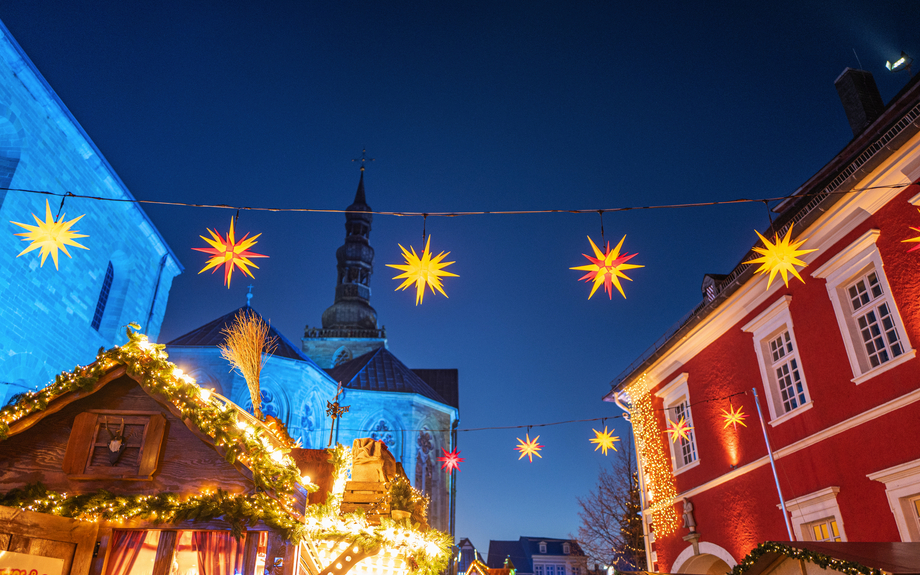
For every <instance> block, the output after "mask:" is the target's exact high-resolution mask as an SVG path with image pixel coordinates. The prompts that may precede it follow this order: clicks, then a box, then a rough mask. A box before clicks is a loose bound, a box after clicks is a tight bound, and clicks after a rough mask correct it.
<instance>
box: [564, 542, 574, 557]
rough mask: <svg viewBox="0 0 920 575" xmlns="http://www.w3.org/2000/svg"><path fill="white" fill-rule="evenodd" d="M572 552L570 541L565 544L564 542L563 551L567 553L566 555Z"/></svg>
mask: <svg viewBox="0 0 920 575" xmlns="http://www.w3.org/2000/svg"><path fill="white" fill-rule="evenodd" d="M571 552H572V546H571V545H569V544H568V543H563V544H562V553H563V554H565V555H568V554H570V553H571Z"/></svg>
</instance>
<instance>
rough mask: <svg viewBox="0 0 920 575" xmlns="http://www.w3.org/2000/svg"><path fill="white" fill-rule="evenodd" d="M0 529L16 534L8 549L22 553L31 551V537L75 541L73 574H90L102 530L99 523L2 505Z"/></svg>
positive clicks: (71, 572) (71, 573) (0, 507)
mask: <svg viewBox="0 0 920 575" xmlns="http://www.w3.org/2000/svg"><path fill="white" fill-rule="evenodd" d="M0 531H3V532H6V533H11V534H12V535H13V536H12V537H11V540H10V548H9V550H10V551H17V552H20V553H28V552H29V551H28V549H29V547H30V545H31V544H30V543H29V541H28V540H29V539H31V538H40V539H49V540H52V541H63V542H66V543H73V544H74V545H75V549H74V558H73V564H72V566H71V569H70V575H89V568H90V565H91V563H92V561H93V549H94V548H95V546H96V534H97V533H98V532H99V524H98V523H95V522H92V521H77V520H75V519H67V518H66V517H57V516H56V515H49V514H47V513H36V512H35V511H24V510H22V509H16V508H13V507H3V506H0ZM23 546H24V547H23Z"/></svg>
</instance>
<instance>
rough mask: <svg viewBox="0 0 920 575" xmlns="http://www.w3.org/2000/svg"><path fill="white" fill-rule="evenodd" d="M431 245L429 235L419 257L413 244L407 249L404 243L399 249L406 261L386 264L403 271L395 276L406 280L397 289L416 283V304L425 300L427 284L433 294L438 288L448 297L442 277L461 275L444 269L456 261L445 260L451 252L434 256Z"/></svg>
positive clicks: (396, 278)
mask: <svg viewBox="0 0 920 575" xmlns="http://www.w3.org/2000/svg"><path fill="white" fill-rule="evenodd" d="M430 247H431V236H428V243H426V244H425V250H424V251H423V252H422V257H418V254H416V253H415V248H413V247H412V246H409V249H408V250H407V249H406V248H404V247H402V245H399V249H401V250H402V255H403V257H404V258H405V259H406V263H405V264H386V265H387V267H389V268H395V269H398V270H401V271H402V272H403V273H401V274H399V275H398V276H396V277H394V278H393V279H394V280H404V281H403V283H402V284H400V286H399V287H397V288H396V291H399V290H404V289H406V288H407V287H409V286H410V285H412V284H415V305H418V304H420V303H422V300H424V298H425V286H426V285H427V286H428V289H430V290H431V293H432V294H434V293H435V290H437V291H439V292H441V295H443V296H444V297H447V294H446V293H444V288H443V287H442V285H441V278H442V277H448V276H449V277H455V278H456V277H460V276H458V275H457V274H454V273H451V272H448V271H444V268H446V267H447V266H449V265H451V264H453V263H454V262H445V261H443V260H444V258H446V257H447V256H448V255H449V254H450V252H441V253H439V254H438V255H436V256H433V257H432V255H431V251H430ZM409 250H411V251H409Z"/></svg>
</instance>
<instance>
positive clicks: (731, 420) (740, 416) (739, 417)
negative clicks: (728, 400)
mask: <svg viewBox="0 0 920 575" xmlns="http://www.w3.org/2000/svg"><path fill="white" fill-rule="evenodd" d="M728 409H729V411H725V410H724V409H723V410H722V419H724V420H725V423H724V424H723V425H722V429H725V428H726V427H728V426H729V425H735V424H737V423H740V424H741V425H743V426H744V427H747V424H746V423H745V422H744V419H745V418H746V417H747V415H745V414H744V411H742V410H741V408H740V407H739V408H738V411H735V406H734V405H729V406H728Z"/></svg>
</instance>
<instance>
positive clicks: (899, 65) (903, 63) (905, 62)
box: [885, 50, 914, 75]
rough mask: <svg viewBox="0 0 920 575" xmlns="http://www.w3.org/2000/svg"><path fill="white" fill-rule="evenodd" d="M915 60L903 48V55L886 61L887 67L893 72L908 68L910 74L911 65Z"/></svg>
mask: <svg viewBox="0 0 920 575" xmlns="http://www.w3.org/2000/svg"><path fill="white" fill-rule="evenodd" d="M913 61H914V59H913V58H911V57H910V56H908V55H907V53H905V52H904V51H903V50H902V51H901V57H900V58H898V59H897V60H895V61H894V63H892V62H885V67H886V68H888V70H889V71H891V72H900V71H901V70H904V69H905V68H906V69H907V74H908V75H910V65H911V63H912V62H913Z"/></svg>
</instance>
